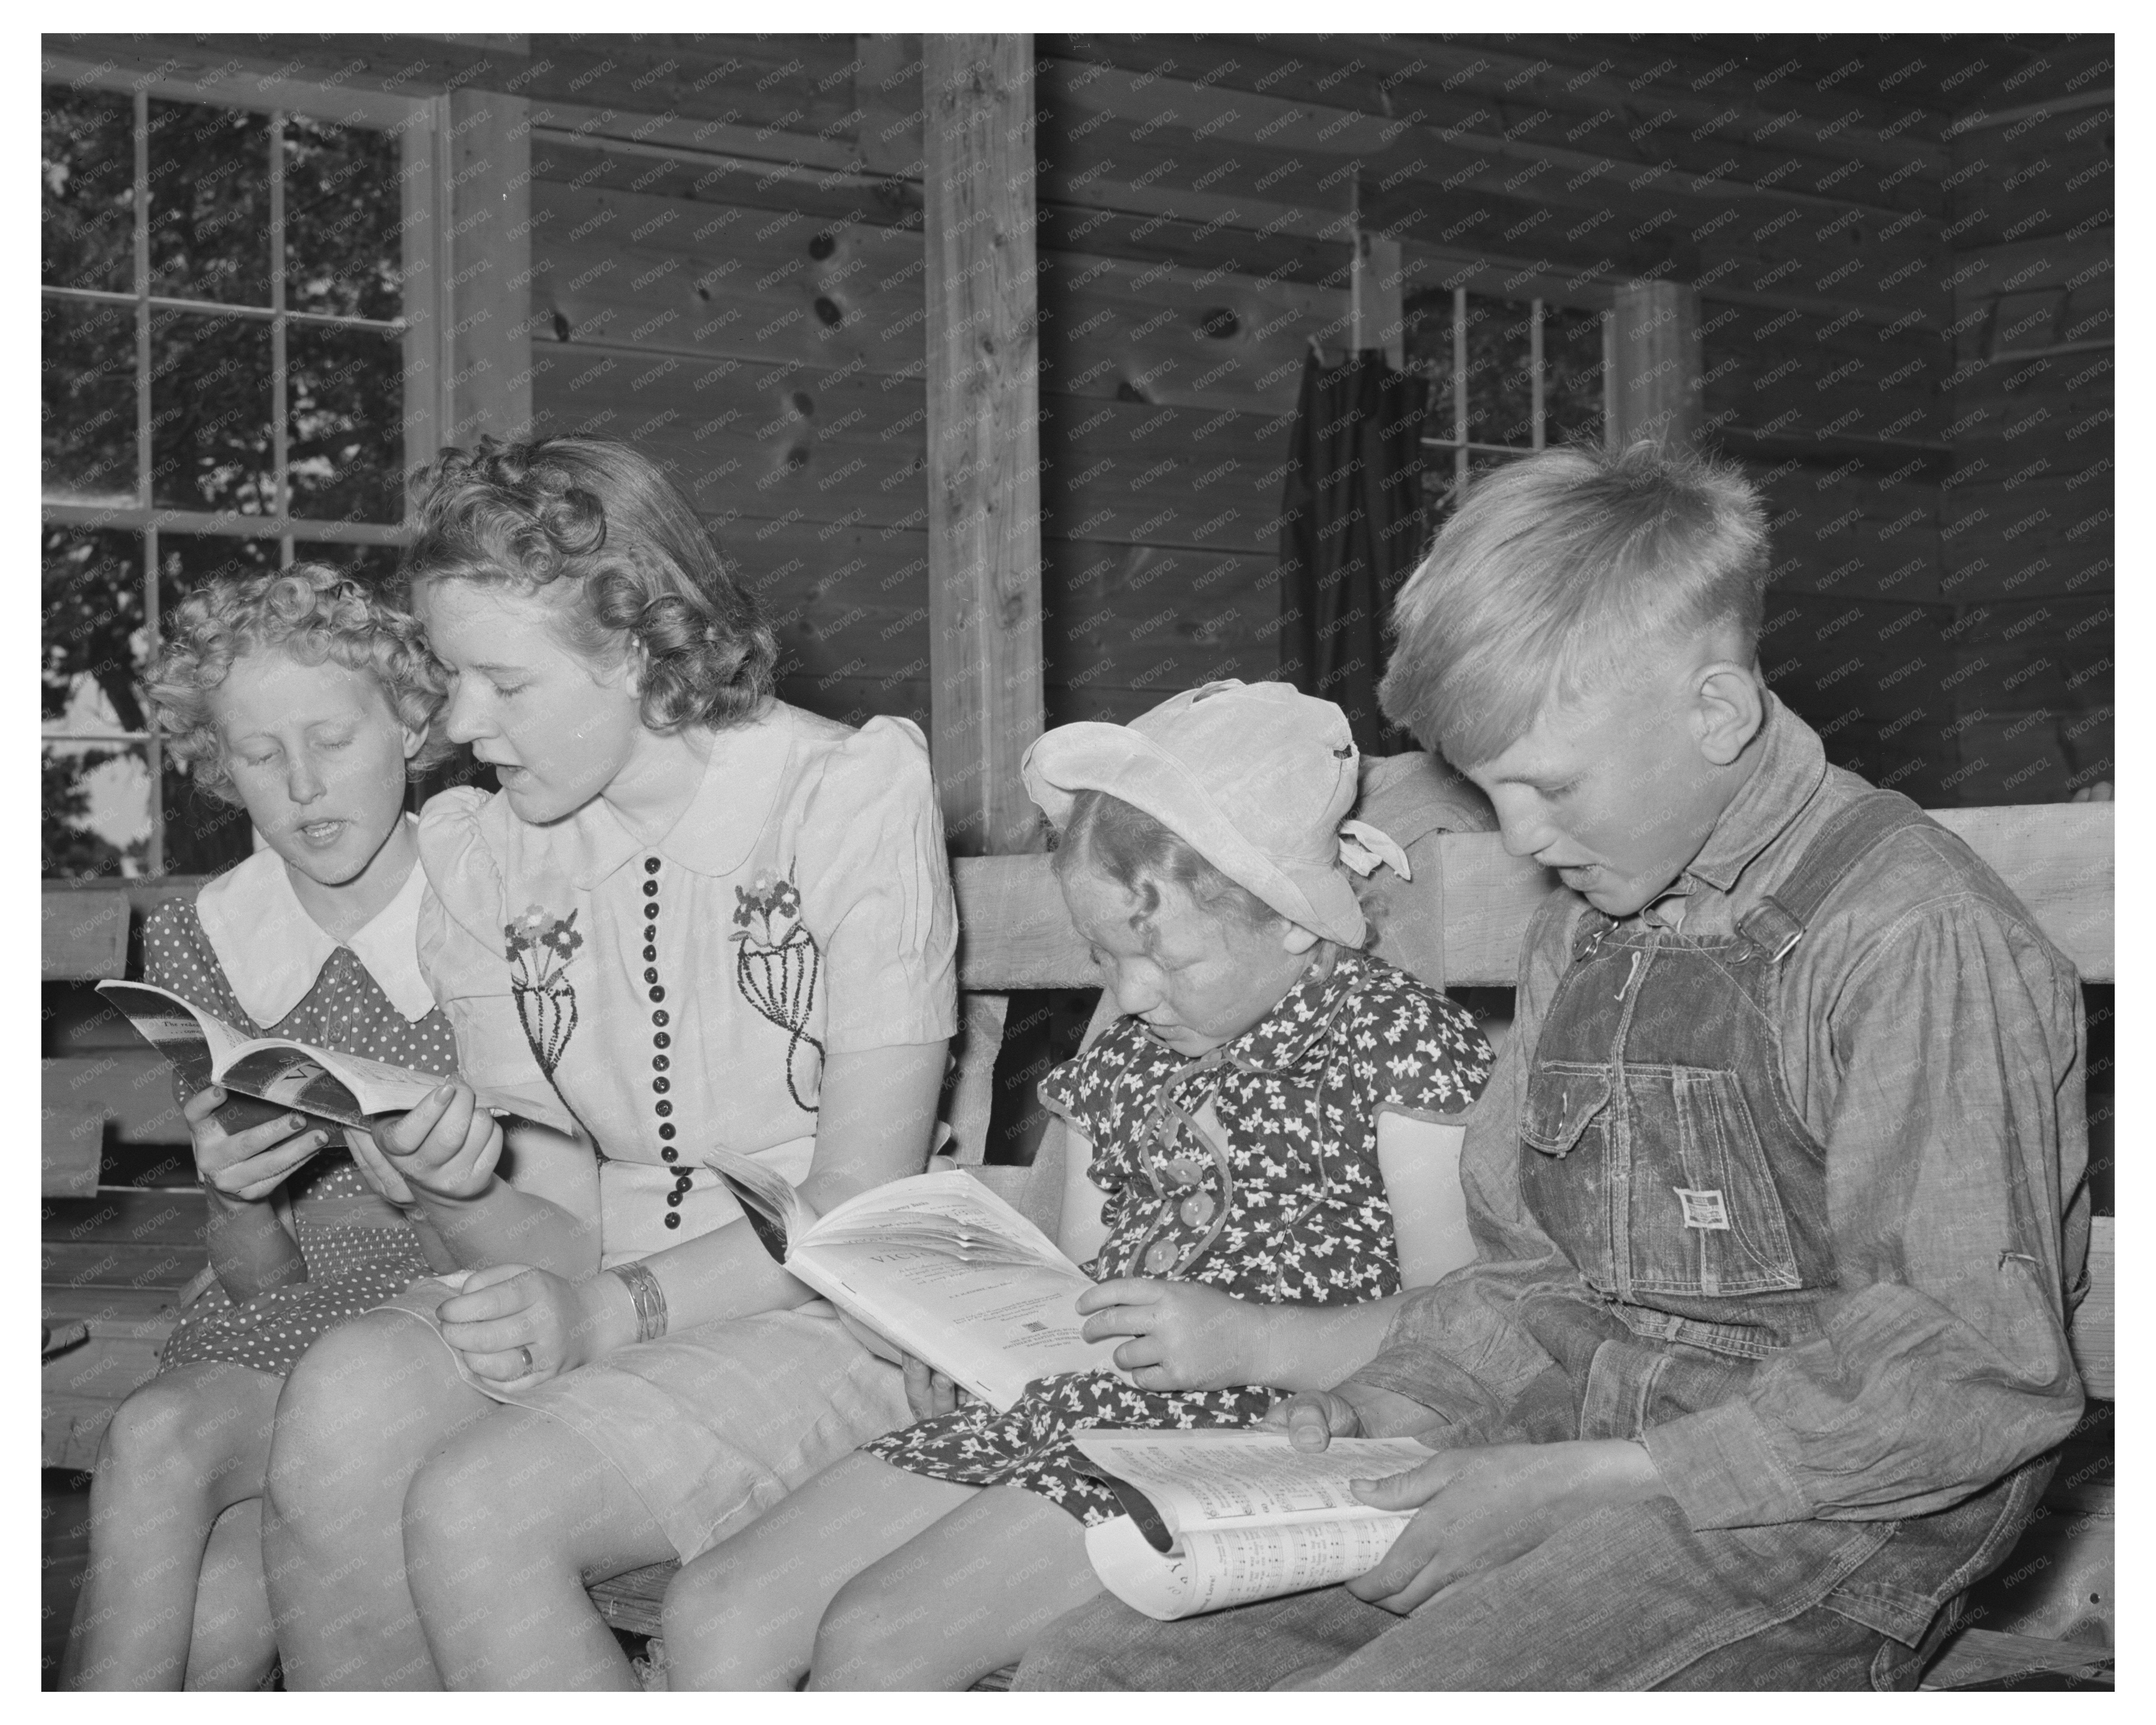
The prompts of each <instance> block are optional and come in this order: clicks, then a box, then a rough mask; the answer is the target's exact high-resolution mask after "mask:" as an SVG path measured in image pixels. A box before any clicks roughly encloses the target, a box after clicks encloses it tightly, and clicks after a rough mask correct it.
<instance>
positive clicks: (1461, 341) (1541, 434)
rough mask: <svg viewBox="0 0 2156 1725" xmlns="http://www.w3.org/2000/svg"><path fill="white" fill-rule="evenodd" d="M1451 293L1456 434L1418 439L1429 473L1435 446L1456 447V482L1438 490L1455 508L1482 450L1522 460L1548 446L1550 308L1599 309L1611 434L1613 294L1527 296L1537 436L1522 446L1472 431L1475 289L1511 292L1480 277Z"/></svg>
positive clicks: (1441, 502) (1531, 417) (1531, 422)
mask: <svg viewBox="0 0 2156 1725" xmlns="http://www.w3.org/2000/svg"><path fill="white" fill-rule="evenodd" d="M1451 292H1452V379H1451V382H1452V435H1450V437H1433V436H1431V435H1430V434H1429V433H1428V432H1427V431H1425V432H1424V434H1422V436H1421V437H1420V438H1419V439H1418V443H1419V447H1420V448H1421V449H1422V451H1423V456H1424V464H1425V465H1424V471H1425V472H1428V471H1429V470H1430V466H1429V463H1430V454H1431V452H1432V451H1436V450H1445V451H1450V454H1451V456H1452V479H1451V483H1450V485H1447V486H1446V487H1445V490H1443V491H1442V492H1440V494H1439V495H1438V496H1437V497H1436V498H1435V500H1434V503H1433V506H1434V507H1435V508H1437V509H1440V510H1441V509H1445V508H1447V507H1450V506H1451V504H1452V503H1453V502H1454V501H1455V500H1456V499H1457V498H1458V497H1459V496H1460V494H1461V493H1462V492H1463V491H1464V490H1466V485H1467V480H1468V478H1469V464H1470V463H1471V461H1472V460H1473V459H1474V458H1475V457H1476V455H1502V456H1506V457H1508V458H1511V459H1517V458H1519V457H1520V456H1522V455H1531V454H1535V453H1536V452H1537V451H1538V450H1541V449H1545V448H1547V447H1548V402H1547V398H1546V393H1545V390H1546V383H1545V380H1546V378H1547V377H1548V367H1547V366H1546V365H1545V363H1544V359H1543V316H1544V314H1545V311H1546V310H1547V309H1548V307H1551V306H1558V307H1561V308H1564V309H1568V310H1573V311H1594V312H1596V313H1597V314H1599V316H1600V317H1601V320H1602V347H1603V367H1604V371H1603V392H1604V393H1603V408H1602V424H1603V431H1604V436H1605V437H1606V436H1607V435H1608V432H1609V418H1610V406H1609V340H1610V321H1609V313H1610V307H1609V299H1608V296H1607V295H1602V296H1599V297H1596V298H1591V299H1590V298H1587V297H1584V296H1583V297H1578V298H1574V297H1572V296H1564V297H1558V296H1553V295H1547V294H1542V293H1536V294H1531V295H1529V296H1528V299H1527V305H1528V306H1529V308H1530V310H1529V313H1528V318H1529V322H1528V331H1527V345H1528V354H1529V358H1528V364H1529V367H1530V368H1531V370H1530V376H1529V390H1530V394H1531V405H1530V408H1529V409H1528V434H1529V436H1530V437H1531V438H1532V442H1531V443H1530V444H1528V445H1527V447H1526V448H1522V447H1521V446H1520V445H1518V444H1489V443H1479V442H1476V441H1475V440H1474V439H1471V438H1470V437H1469V436H1468V434H1467V430H1468V411H1469V401H1468V375H1467V296H1468V295H1470V294H1480V295H1483V296H1484V297H1486V298H1491V299H1498V298H1504V297H1507V295H1504V294H1503V293H1501V292H1498V291H1492V290H1491V288H1490V287H1489V286H1488V285H1486V284H1484V283H1481V282H1479V281H1477V282H1465V281H1455V282H1454V283H1453V285H1452V289H1451ZM1516 303H1517V302H1516Z"/></svg>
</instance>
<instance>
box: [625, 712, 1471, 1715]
mask: <svg viewBox="0 0 2156 1725" xmlns="http://www.w3.org/2000/svg"><path fill="white" fill-rule="evenodd" d="M1024 771H1025V781H1026V788H1027V789H1028V790H1029V792H1030V793H1032V795H1033V797H1034V800H1035V801H1036V802H1038V803H1039V804H1040V805H1041V806H1042V807H1043V808H1044V809H1045V810H1046V811H1047V812H1048V814H1049V816H1050V819H1052V820H1054V821H1055V822H1056V824H1058V826H1059V827H1060V829H1061V839H1060V845H1059V848H1058V850H1057V853H1056V858H1055V865H1056V875H1057V880H1058V881H1059V883H1060V886H1061V887H1062V891H1063V897H1064V901H1065V904H1066V906H1068V907H1069V910H1070V917H1071V921H1072V922H1074V923H1075V925H1076V927H1077V929H1078V932H1079V933H1080V934H1081V936H1082V937H1084V938H1085V939H1086V941H1087V942H1088V943H1089V944H1090V946H1091V951H1092V956H1093V959H1094V962H1095V963H1096V965H1097V966H1098V967H1099V969H1100V972H1101V980H1102V983H1103V984H1104V988H1105V991H1106V994H1107V996H1108V997H1109V998H1110V999H1111V1000H1112V1002H1113V1004H1114V1006H1115V1008H1116V1010H1117V1011H1118V1012H1119V1013H1120V1014H1122V1016H1120V1017H1119V1018H1117V1019H1116V1021H1115V1022H1114V1024H1112V1025H1111V1027H1110V1028H1109V1029H1106V1031H1105V1032H1104V1033H1103V1034H1101V1036H1100V1038H1099V1039H1098V1040H1097V1041H1096V1042H1094V1043H1093V1044H1092V1045H1091V1047H1090V1048H1089V1049H1087V1050H1085V1051H1084V1052H1082V1053H1081V1054H1080V1055H1079V1056H1078V1058H1077V1059H1075V1060H1073V1061H1071V1062H1070V1063H1069V1064H1068V1065H1065V1066H1062V1067H1060V1068H1059V1069H1058V1070H1055V1072H1053V1073H1051V1074H1050V1076H1049V1077H1048V1078H1047V1079H1046V1080H1045V1081H1044V1083H1043V1085H1042V1086H1041V1091H1040V1094H1041V1099H1042V1101H1043V1102H1044V1103H1045V1105H1046V1106H1048V1107H1049V1108H1050V1110H1051V1111H1053V1112H1054V1113H1055V1114H1056V1115H1057V1116H1058V1117H1060V1122H1061V1123H1062V1127H1063V1137H1064V1154H1065V1169H1066V1185H1065V1199H1064V1215H1063V1223H1062V1234H1061V1240H1060V1244H1061V1245H1062V1246H1063V1248H1064V1250H1065V1251H1066V1252H1068V1253H1069V1254H1070V1255H1071V1256H1072V1257H1074V1258H1075V1259H1078V1260H1081V1261H1082V1262H1083V1263H1084V1265H1085V1267H1086V1271H1087V1273H1088V1274H1090V1275H1091V1276H1093V1277H1094V1278H1095V1280H1096V1281H1097V1282H1098V1283H1099V1286H1097V1287H1096V1288H1094V1289H1092V1290H1091V1291H1088V1292H1087V1293H1086V1294H1084V1295H1082V1296H1080V1298H1079V1300H1078V1301H1077V1310H1078V1312H1080V1313H1081V1314H1084V1315H1085V1316H1086V1325H1085V1329H1086V1335H1087V1336H1088V1337H1092V1338H1095V1339H1099V1338H1101V1337H1127V1338H1128V1339H1127V1340H1125V1341H1124V1342H1122V1343H1121V1345H1119V1346H1118V1347H1117V1348H1116V1351H1115V1354H1114V1359H1115V1363H1116V1367H1117V1368H1120V1369H1119V1370H1118V1371H1116V1372H1115V1373H1109V1372H1106V1371H1095V1372H1091V1373H1069V1374H1065V1375H1060V1376H1055V1377H1050V1378H1039V1379H1036V1380H1035V1381H1034V1383H1033V1384H1030V1385H1029V1386H1028V1388H1027V1390H1026V1393H1025V1394H1024V1396H1023V1397H1022V1398H1021V1399H1020V1400H1019V1402H1018V1403H1017V1404H1015V1405H1014V1407H1012V1408H1011V1409H1009V1411H1007V1412H1004V1413H998V1412H996V1411H995V1410H994V1409H991V1408H989V1407H988V1406H986V1405H985V1404H978V1403H974V1404H970V1405H968V1406H964V1407H957V1406H955V1405H953V1396H952V1391H951V1389H950V1386H949V1384H948V1383H947V1380H944V1379H942V1378H941V1377H940V1376H938V1375H936V1374H932V1373H929V1372H928V1371H927V1368H924V1367H923V1366H921V1364H920V1363H918V1362H915V1363H911V1364H910V1365H909V1367H908V1370H907V1376H908V1389H909V1394H910V1397H911V1399H912V1401H913V1404H914V1410H915V1412H916V1414H927V1416H928V1417H926V1418H922V1419H921V1420H918V1422H917V1423H916V1424H915V1425H912V1426H911V1427H909V1428H907V1429H906V1430H901V1431H897V1432H894V1433H892V1434H891V1435H888V1436H885V1437H881V1438H878V1439H875V1440H873V1441H871V1442H870V1443H868V1444H865V1445H863V1446H862V1447H861V1449H860V1450H859V1451H858V1452H857V1453H855V1455H851V1456H849V1457H848V1458H847V1459H846V1460H844V1461H841V1462H839V1463H838V1464H837V1465H836V1466H833V1467H831V1468H829V1469H828V1470H826V1471H824V1473H823V1474H822V1475H821V1476H819V1477H818V1478H817V1479H816V1480H814V1481H812V1482H811V1483H810V1484H809V1485H808V1486H806V1487H804V1488H803V1490H802V1491H799V1492H798V1493H797V1494H796V1495H795V1496H794V1497H792V1498H789V1499H788V1501H787V1502H785V1503H783V1504H782V1505H780V1506H779V1507H778V1508H776V1509H774V1510H772V1511H770V1512H767V1514H766V1515H765V1516H764V1517H763V1518H762V1520H761V1521H758V1522H755V1523H754V1524H752V1526H751V1527H749V1528H748V1529H747V1530H746V1531H745V1532H742V1533H739V1534H737V1535H736V1536H735V1537H734V1538H731V1539H729V1540H727V1541H726V1542H725V1543H723V1544H721V1546H719V1547H718V1548H717V1549H716V1550H715V1551H713V1552H711V1553H708V1554H707V1555H706V1556H705V1557H702V1558H699V1559H698V1560H697V1561H696V1562H695V1563H691V1564H690V1565H689V1566H688V1567H687V1568H685V1569H684V1570H683V1571H682V1572H681V1574H680V1576H679V1577H678V1578H677V1579H675V1582H674V1584H673V1585H672V1588H671V1589H670V1592H669V1593H668V1594H667V1599H666V1604H665V1643H666V1649H667V1655H668V1661H669V1668H670V1681H671V1683H672V1686H675V1687H677V1688H682V1687H702V1688H715V1689H737V1688H763V1687H773V1688H785V1687H790V1686H794V1685H795V1684H796V1683H797V1682H798V1681H799V1680H800V1679H801V1678H802V1676H803V1673H804V1672H805V1673H806V1674H807V1679H808V1686H809V1687H810V1688H833V1689H855V1688H876V1687H890V1688H900V1689H933V1688H964V1687H966V1686H968V1685H969V1684H970V1683H972V1682H973V1681H976V1680H977V1679H978V1678H979V1677H980V1676H982V1675H983V1673H985V1672H987V1671H993V1670H994V1669H995V1668H996V1667H998V1666H1001V1665H1004V1664H1008V1663H1009V1662H1010V1661H1013V1660H1015V1659H1016V1658H1018V1657H1019V1655H1020V1654H1021V1653H1022V1652H1023V1651H1024V1648H1025V1645H1026V1643H1027V1641H1028V1640H1029V1638H1030V1637H1031V1636H1032V1635H1034V1633H1036V1632H1037V1631H1038V1630H1039V1628H1040V1626H1041V1625H1044V1624H1045V1623H1048V1622H1050V1621H1051V1620H1053V1619H1055V1617H1056V1616H1058V1615H1060V1614H1061V1613H1063V1612H1065V1611H1067V1610H1069V1609H1072V1608H1073V1607H1075V1606H1076V1605H1078V1604H1081V1603H1082V1602H1083V1601H1085V1600H1086V1599H1089V1598H1091V1596H1092V1595H1093V1594H1096V1593H1097V1592H1098V1591H1099V1590H1100V1584H1099V1582H1098V1580H1097V1579H1096V1577H1095V1575H1094V1574H1093V1570H1092V1568H1091V1564H1090V1563H1089V1562H1088V1560H1087V1558H1086V1545H1085V1539H1084V1530H1085V1529H1086V1527H1088V1526H1091V1524H1093V1523H1095V1522H1100V1521H1104V1520H1106V1519H1107V1518H1109V1517H1112V1516H1115V1515H1117V1514H1119V1513H1121V1507H1120V1505H1119V1504H1118V1503H1117V1502H1116V1498H1115V1497H1114V1496H1113V1495H1112V1494H1111V1492H1110V1491H1109V1490H1108V1489H1107V1487H1106V1486H1104V1485H1102V1484H1101V1482H1100V1481H1098V1480H1096V1479H1094V1478H1092V1477H1091V1476H1088V1475H1086V1473H1084V1472H1083V1471H1081V1468H1080V1467H1079V1466H1078V1465H1077V1461H1078V1458H1077V1456H1076V1455H1075V1451H1074V1450H1073V1449H1072V1448H1071V1446H1070V1441H1069V1434H1070V1431H1071V1430H1072V1429H1073V1428H1074V1427H1076V1426H1081V1425H1106V1426H1120V1427H1127V1428H1148V1427H1150V1428H1155V1429H1161V1428H1173V1429H1182V1430H1189V1429H1193V1428H1198V1427H1207V1426H1215V1427H1217V1426H1247V1425H1255V1424H1257V1423H1258V1422H1259V1421H1260V1420H1262V1419H1263V1418H1264V1416H1265V1412H1266V1410H1267V1409H1268V1407H1269V1406H1270V1404H1271V1402H1272V1399H1273V1396H1272V1394H1271V1392H1272V1391H1273V1390H1295V1389H1323V1388H1327V1387H1329V1386H1330V1385H1331V1384H1332V1383H1333V1382H1335V1381H1336V1380H1337V1378H1339V1377H1340V1376H1341V1375H1342V1373H1343V1372H1344V1371H1345V1370H1346V1369H1347V1363H1348V1362H1352V1361H1353V1360H1356V1359H1359V1358H1364V1357H1365V1356H1366V1354H1367V1353H1368V1352H1370V1351H1372V1350H1373V1349H1374V1348H1375V1347H1376V1346H1377V1345H1378V1342H1379V1340H1380V1338H1381V1337H1382V1336H1383V1332H1384V1328H1385V1325H1386V1323H1387V1321H1388V1319H1389V1316H1390V1307H1391V1306H1392V1304H1393V1301H1392V1297H1391V1296H1394V1295H1395V1294H1396V1293H1397V1292H1398V1291H1399V1288H1400V1286H1401V1281H1402V1277H1401V1265H1402V1263H1403V1261H1405V1262H1407V1263H1409V1265H1411V1266H1413V1268H1414V1280H1416V1281H1434V1280H1435V1278H1436V1276H1438V1275H1439V1274H1441V1273H1442V1272H1443V1271H1445V1270H1448V1269H1450V1268H1451V1267H1453V1266H1455V1265H1456V1264H1458V1263H1460V1262H1463V1261H1465V1260H1466V1259H1467V1258H1469V1257H1471V1256H1472V1255H1473V1254H1472V1247H1471V1244H1470V1243H1469V1242H1468V1241H1467V1240H1466V1237H1465V1233H1464V1224H1463V1212H1464V1208H1465V1207H1464V1203H1463V1201H1462V1199H1461V1197H1460V1191H1459V1180H1458V1176H1457V1172H1456V1168H1457V1163H1456V1155H1457V1144H1458V1136H1457V1135H1458V1131H1459V1128H1458V1127H1457V1126H1456V1125H1455V1124H1454V1123H1452V1122H1451V1121H1450V1120H1449V1119H1448V1117H1456V1116H1458V1115H1460V1114H1461V1113H1462V1112H1463V1111H1465V1110H1466V1107H1467V1106H1468V1104H1469V1103H1470V1102H1471V1101H1472V1100H1473V1098H1474V1097H1475V1096H1476V1094H1477V1093H1478V1092H1479V1091H1480V1090H1481V1086H1482V1084H1483V1082H1484V1081H1485V1080H1486V1078H1487V1076H1488V1074H1489V1067H1490V1060H1491V1055H1490V1050H1489V1047H1488V1045H1487V1044H1486V1042H1485V1041H1484V1040H1483V1038H1482V1036H1481V1033H1480V1032H1479V1031H1478V1030H1477V1029H1476V1027H1475V1024H1474V1022H1473V1020H1472V1019H1471V1018H1470V1017H1469V1016H1468V1014H1466V1012H1464V1011H1463V1010H1462V1009H1460V1008H1459V1007H1458V1006H1456V1005H1455V1004H1453V1003H1451V1002H1450V1001H1449V1000H1447V999H1445V997H1444V996H1443V995H1442V994H1440V993H1437V992H1435V990H1433V989H1430V988H1426V987H1424V985H1423V984H1422V983H1419V982H1417V981H1416V980H1415V979H1414V978H1412V977H1409V976H1408V975H1406V974H1404V973H1402V972H1400V971H1398V970H1395V969H1394V968H1392V967H1391V966H1389V965H1388V964H1386V963H1383V962H1382V961H1381V960H1378V959H1377V958H1374V957H1368V956H1366V955H1365V954H1364V953H1363V952H1362V951H1361V950H1360V949H1361V947H1362V946H1363V940H1364V935H1365V932H1366V929H1365V924H1364V921H1363V913H1362V911H1361V910H1360V908H1359V906H1358V903H1357V900H1356V897H1355V895H1354V892H1353V889H1352V887H1351V886H1350V884H1349V882H1348V880H1347V874H1346V871H1345V868H1344V867H1343V856H1344V857H1345V858H1347V859H1351V860H1352V862H1351V865H1354V864H1359V865H1363V866H1364V868H1365V871H1367V868H1368V867H1370V866H1374V865H1375V864H1376V862H1377V860H1378V858H1379V856H1380V855H1383V856H1385V858H1386V860H1391V861H1392V862H1393V863H1394V866H1395V867H1396V868H1401V869H1404V866H1405V859H1404V857H1402V856H1401V855H1399V851H1398V850H1397V848H1396V847H1394V846H1393V845H1392V844H1391V841H1390V840H1389V839H1386V838H1385V837H1384V836H1383V834H1379V833H1377V832H1375V831H1374V830H1373V829H1369V828H1367V827H1364V826H1363V825H1362V824H1360V823H1357V822H1352V821H1351V822H1348V823H1347V824H1346V826H1345V827H1344V828H1343V827H1342V819H1341V817H1342V815H1344V814H1346V813H1347V809H1348V807H1349V806H1350V804H1351V803H1352V801H1353V796H1354V792H1355V784H1356V750H1355V747H1354V745H1353V742H1351V741H1350V740H1349V732H1348V728H1347V721H1346V719H1345V718H1344V717H1343V716H1342V714H1341V712H1340V710H1339V709H1338V708H1337V707H1336V706H1333V705H1332V703H1331V702H1329V701H1317V700H1313V699H1312V698H1311V697H1309V696H1304V695H1301V694H1298V693H1297V692H1296V691H1294V690H1293V689H1291V688H1289V687H1288V686H1287V685H1284V684H1278V683H1270V684H1260V685H1255V686H1246V685H1243V684H1241V683H1239V682H1224V683H1218V684H1211V685H1207V686H1206V687H1205V688H1204V689H1201V690H1198V691H1191V692H1188V693H1186V694H1183V695H1179V696H1176V697H1174V698H1173V700H1171V701H1168V702H1167V703H1166V704H1165V705H1163V706H1161V707H1158V708H1157V709H1155V710H1154V711H1152V712H1151V713H1148V714H1147V715H1145V716H1143V717H1142V718H1140V719H1138V720H1137V721H1134V722H1133V723H1132V724H1131V725H1129V726H1114V725H1100V724H1080V725H1070V726H1063V727H1061V728H1060V729H1059V730H1055V731H1052V732H1049V733H1048V735H1046V736H1045V737H1043V738H1042V739H1041V740H1040V741H1039V742H1038V743H1036V744H1035V745H1034V747H1033V748H1032V750H1031V751H1030V752H1029V753H1028V755H1027V757H1026V762H1025V769H1024ZM1044 1153H1048V1147H1047V1146H1044Z"/></svg>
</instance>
